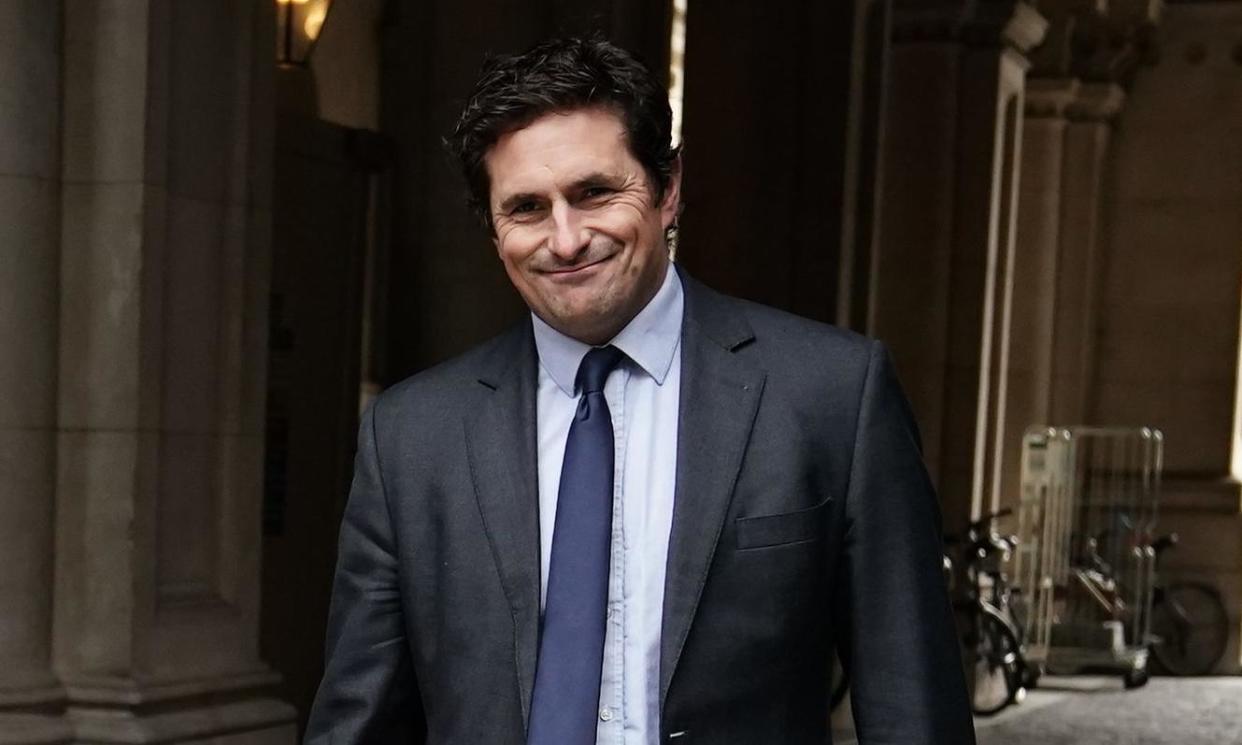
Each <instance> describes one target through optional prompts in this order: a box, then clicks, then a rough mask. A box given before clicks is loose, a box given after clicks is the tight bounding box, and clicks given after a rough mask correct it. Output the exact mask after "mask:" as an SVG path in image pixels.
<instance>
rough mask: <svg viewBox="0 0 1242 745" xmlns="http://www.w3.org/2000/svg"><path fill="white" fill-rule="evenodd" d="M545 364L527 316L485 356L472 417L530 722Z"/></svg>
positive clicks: (472, 456) (473, 446)
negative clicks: (539, 406)
mask: <svg viewBox="0 0 1242 745" xmlns="http://www.w3.org/2000/svg"><path fill="white" fill-rule="evenodd" d="M537 364H538V363H537V359H536V355H535V344H534V339H533V337H532V334H531V329H530V322H529V321H527V322H526V323H524V324H522V326H521V327H519V328H518V329H516V330H514V331H513V332H511V333H510V334H509V336H508V337H507V338H506V339H505V340H504V341H503V342H502V343H501V344H500V345H499V346H498V349H497V353H496V354H494V355H493V356H492V357H490V358H489V359H487V360H486V361H485V364H484V365H483V368H482V371H481V373H480V374H479V376H478V383H477V384H476V385H478V386H479V388H480V390H479V392H478V394H479V399H478V400H479V405H478V407H477V409H476V411H475V412H474V414H473V415H472V416H470V417H468V418H467V421H466V439H467V453H468V457H469V460H470V472H471V476H472V478H473V480H474V488H475V495H476V497H477V498H478V502H479V512H480V514H481V515H482V518H483V523H484V529H485V530H486V531H487V539H488V542H489V543H490V544H491V550H492V557H493V559H494V560H495V562H496V567H497V569H498V570H499V572H500V581H501V585H502V586H503V588H504V592H505V597H506V599H507V600H508V601H509V606H510V608H511V609H512V612H513V619H514V639H513V644H514V656H515V658H516V663H517V676H518V687H519V694H520V696H521V702H522V720H523V725H524V726H525V725H526V723H527V721H528V719H529V715H530V697H531V690H532V687H533V685H534V680H535V662H536V659H537V655H538V645H539V491H538V482H537V479H538V472H539V471H538V456H537V454H536V452H535V448H536V445H535V440H536V429H535V427H536V420H535V416H536V414H535V397H536V389H537V375H538V369H537Z"/></svg>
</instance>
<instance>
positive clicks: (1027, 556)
mask: <svg viewBox="0 0 1242 745" xmlns="http://www.w3.org/2000/svg"><path fill="white" fill-rule="evenodd" d="M1163 452H1164V438H1163V435H1162V434H1161V433H1160V431H1159V430H1155V429H1150V428H1147V427H1143V428H1134V429H1130V428H1117V427H1032V428H1031V429H1029V430H1027V432H1026V435H1025V437H1024V439H1023V447H1022V493H1021V496H1020V500H1019V507H1018V548H1017V551H1016V555H1015V557H1014V585H1015V588H1016V589H1017V598H1018V602H1017V604H1016V605H1017V607H1018V609H1019V610H1020V613H1021V618H1020V619H1019V621H1020V626H1021V628H1022V630H1023V632H1024V633H1023V637H1024V639H1023V641H1024V644H1025V646H1026V658H1027V661H1028V662H1030V663H1032V664H1035V665H1038V666H1040V667H1042V668H1043V669H1046V670H1048V671H1051V672H1054V673H1061V674H1072V673H1080V672H1090V673H1110V674H1119V675H1121V676H1122V677H1123V679H1124V680H1125V683H1126V685H1127V686H1129V687H1135V686H1140V685H1143V684H1144V683H1146V682H1147V675H1148V673H1147V651H1148V645H1149V641H1150V639H1149V637H1150V625H1151V604H1152V589H1153V580H1154V571H1155V552H1154V551H1153V550H1152V547H1151V541H1152V534H1153V530H1154V528H1155V523H1156V517H1157V507H1158V504H1159V497H1160V475H1161V471H1162V469H1163Z"/></svg>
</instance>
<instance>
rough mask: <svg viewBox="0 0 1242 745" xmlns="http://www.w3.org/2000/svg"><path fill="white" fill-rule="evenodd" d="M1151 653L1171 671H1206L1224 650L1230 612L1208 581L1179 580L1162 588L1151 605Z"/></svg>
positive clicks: (1177, 673)
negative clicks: (1226, 610)
mask: <svg viewBox="0 0 1242 745" xmlns="http://www.w3.org/2000/svg"><path fill="white" fill-rule="evenodd" d="M1151 631H1152V635H1153V636H1154V637H1155V641H1154V643H1153V644H1152V648H1151V651H1152V655H1153V656H1154V657H1155V658H1156V662H1158V663H1159V664H1160V667H1161V668H1162V669H1163V670H1165V671H1167V672H1169V673H1172V674H1173V675H1206V674H1208V673H1210V672H1211V671H1212V668H1214V667H1216V663H1217V662H1218V661H1220V658H1221V656H1222V655H1223V654H1225V645H1226V644H1227V643H1228V641H1229V616H1228V614H1227V613H1226V612H1225V604H1224V603H1223V602H1221V599H1220V593H1219V592H1218V591H1217V590H1216V588H1215V587H1212V586H1211V585H1206V584H1202V583H1199V582H1181V583H1178V584H1173V585H1169V586H1168V587H1165V588H1164V593H1163V597H1162V598H1161V599H1160V602H1158V603H1156V605H1155V606H1154V607H1153V608H1152V609H1151Z"/></svg>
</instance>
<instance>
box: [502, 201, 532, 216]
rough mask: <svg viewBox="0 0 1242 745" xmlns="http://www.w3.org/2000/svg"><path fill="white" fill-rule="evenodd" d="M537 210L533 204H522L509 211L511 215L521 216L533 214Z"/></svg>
mask: <svg viewBox="0 0 1242 745" xmlns="http://www.w3.org/2000/svg"><path fill="white" fill-rule="evenodd" d="M537 209H539V205H538V204H535V203H534V202H522V203H521V204H518V205H517V206H516V207H514V208H513V209H512V210H510V211H509V214H511V215H522V214H528V213H531V212H534V211H535V210H537Z"/></svg>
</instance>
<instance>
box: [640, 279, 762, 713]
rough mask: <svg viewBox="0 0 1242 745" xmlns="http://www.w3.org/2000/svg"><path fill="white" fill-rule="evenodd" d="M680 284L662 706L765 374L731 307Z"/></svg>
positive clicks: (686, 282) (700, 288)
mask: <svg viewBox="0 0 1242 745" xmlns="http://www.w3.org/2000/svg"><path fill="white" fill-rule="evenodd" d="M682 281H683V285H684V287H685V290H686V311H685V320H684V322H683V332H682V349H681V417H680V422H679V424H678V432H677V486H676V491H675V495H674V504H673V526H672V533H671V535H670V537H669V548H668V568H667V573H666V575H665V582H664V618H663V624H662V628H661V641H660V707H661V710H663V707H664V700H665V697H666V695H667V693H668V688H669V684H670V683H671V681H672V678H673V672H674V670H675V669H676V667H677V662H678V660H679V658H680V657H681V652H682V648H683V647H684V646H685V642H686V637H687V635H688V634H689V631H690V625H691V622H692V621H693V619H694V614H695V611H696V609H697V608H698V604H699V597H700V595H701V594H702V591H703V586H704V584H705V583H706V580H707V571H708V568H709V567H710V566H711V562H712V557H713V555H714V554H715V550H716V543H717V540H718V538H719V536H720V532H721V529H722V528H723V526H724V520H725V515H726V514H727V512H728V510H729V503H730V501H731V497H732V495H733V486H734V484H735V483H736V481H737V474H738V470H739V468H740V466H741V462H742V454H743V453H744V452H745V450H746V444H747V442H748V440H749V439H750V431H751V427H752V425H753V424H754V420H755V412H756V410H757V409H758V404H759V398H760V395H761V394H762V392H763V383H764V379H765V378H764V373H763V371H762V370H759V369H757V368H755V367H753V366H751V365H749V364H747V363H746V362H744V361H742V360H741V359H739V357H738V355H737V354H735V350H737V349H738V348H739V347H741V346H743V345H745V344H747V343H749V342H750V341H751V340H753V339H754V334H753V333H752V332H751V330H750V327H749V325H748V324H747V323H746V321H745V319H744V318H743V317H742V316H741V314H740V313H739V312H738V311H737V310H736V308H735V307H734V306H732V305H730V304H729V303H728V302H727V301H726V300H725V299H724V298H723V297H722V296H720V295H717V294H716V293H715V292H713V291H711V290H709V289H707V288H706V287H704V286H702V285H700V284H698V283H697V282H695V281H694V280H692V279H691V278H689V277H687V276H686V275H685V274H684V273H682Z"/></svg>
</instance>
